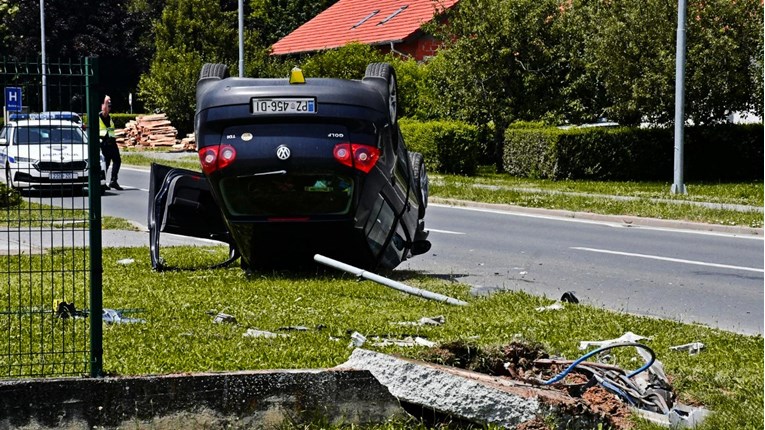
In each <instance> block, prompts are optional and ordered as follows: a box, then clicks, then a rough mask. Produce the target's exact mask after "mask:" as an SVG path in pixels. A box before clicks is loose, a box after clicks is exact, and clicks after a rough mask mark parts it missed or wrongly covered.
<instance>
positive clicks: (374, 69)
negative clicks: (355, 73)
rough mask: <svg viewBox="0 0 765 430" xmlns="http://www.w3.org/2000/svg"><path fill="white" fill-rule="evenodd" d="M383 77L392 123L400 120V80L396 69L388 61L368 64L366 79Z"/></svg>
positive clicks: (384, 95)
mask: <svg viewBox="0 0 765 430" xmlns="http://www.w3.org/2000/svg"><path fill="white" fill-rule="evenodd" d="M367 78H381V79H383V80H384V81H385V94H383V97H385V98H386V99H387V100H388V111H389V113H390V122H391V124H396V121H397V120H398V82H397V81H396V71H395V70H394V69H393V66H391V65H390V64H388V63H371V64H369V65H368V66H367V70H366V72H365V73H364V79H367Z"/></svg>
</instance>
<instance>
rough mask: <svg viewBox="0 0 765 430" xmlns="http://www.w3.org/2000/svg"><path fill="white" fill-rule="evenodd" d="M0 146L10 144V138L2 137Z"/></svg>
mask: <svg viewBox="0 0 765 430" xmlns="http://www.w3.org/2000/svg"><path fill="white" fill-rule="evenodd" d="M0 146H8V139H6V138H4V137H3V138H0Z"/></svg>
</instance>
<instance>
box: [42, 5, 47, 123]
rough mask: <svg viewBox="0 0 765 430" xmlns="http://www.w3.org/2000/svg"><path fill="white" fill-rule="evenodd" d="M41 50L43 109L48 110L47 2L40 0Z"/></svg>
mask: <svg viewBox="0 0 765 430" xmlns="http://www.w3.org/2000/svg"><path fill="white" fill-rule="evenodd" d="M40 50H41V51H42V110H43V112H45V111H47V110H48V81H47V73H46V70H45V69H46V67H47V66H46V65H45V3H44V0H40Z"/></svg>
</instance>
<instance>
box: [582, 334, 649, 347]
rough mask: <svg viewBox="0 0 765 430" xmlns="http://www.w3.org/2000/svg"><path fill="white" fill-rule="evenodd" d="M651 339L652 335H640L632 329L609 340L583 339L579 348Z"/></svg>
mask: <svg viewBox="0 0 765 430" xmlns="http://www.w3.org/2000/svg"><path fill="white" fill-rule="evenodd" d="M643 339H647V340H651V338H650V337H645V336H640V335H639V334H635V333H633V332H631V331H628V332H626V333H624V334H623V335H621V336H620V337H617V338H616V339H608V340H597V341H596V340H583V341H581V342H579V349H580V350H585V349H587V348H589V347H591V346H597V347H603V346H608V345H613V344H615V343H624V342H637V341H639V340H643Z"/></svg>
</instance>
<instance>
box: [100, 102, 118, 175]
mask: <svg viewBox="0 0 765 430" xmlns="http://www.w3.org/2000/svg"><path fill="white" fill-rule="evenodd" d="M111 110H112V99H111V97H109V96H106V97H104V104H102V105H101V112H99V113H98V122H99V128H100V129H99V135H100V136H101V153H102V154H103V155H104V159H105V160H106V171H107V172H108V171H109V164H111V163H114V164H113V165H112V179H111V181H110V182H109V187H108V188H113V189H115V190H122V189H123V188H122V187H120V184H118V183H117V176H118V175H119V172H120V165H122V158H120V149H119V148H118V147H117V139H115V137H114V121H112V117H111V116H110V115H109V112H111ZM104 174H106V172H104Z"/></svg>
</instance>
